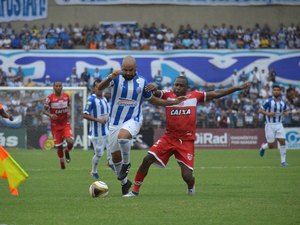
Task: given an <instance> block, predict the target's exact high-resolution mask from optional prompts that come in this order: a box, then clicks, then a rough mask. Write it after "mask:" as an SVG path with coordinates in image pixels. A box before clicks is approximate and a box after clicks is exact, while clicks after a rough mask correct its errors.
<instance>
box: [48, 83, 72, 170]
mask: <svg viewBox="0 0 300 225" xmlns="http://www.w3.org/2000/svg"><path fill="white" fill-rule="evenodd" d="M62 89H63V85H62V82H60V81H56V82H54V83H53V90H54V93H52V94H50V95H48V96H47V97H46V99H45V103H44V112H43V113H44V114H45V115H47V116H48V117H49V118H50V127H51V132H52V136H53V139H54V145H55V147H56V148H57V155H58V158H59V160H60V167H61V169H65V160H64V155H65V157H66V162H67V163H69V162H70V161H71V157H70V153H69V152H70V151H71V150H72V148H73V143H74V141H73V134H72V129H71V124H70V122H69V118H70V115H71V113H70V98H69V95H67V94H66V93H63V92H62ZM64 141H66V142H67V146H66V148H65V149H64V148H63V142H64Z"/></svg>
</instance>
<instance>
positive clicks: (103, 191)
mask: <svg viewBox="0 0 300 225" xmlns="http://www.w3.org/2000/svg"><path fill="white" fill-rule="evenodd" d="M89 190H90V195H91V196H92V197H93V198H98V197H105V196H107V195H108V186H107V184H106V183H104V182H103V181H95V182H94V183H92V184H91V186H90V189H89Z"/></svg>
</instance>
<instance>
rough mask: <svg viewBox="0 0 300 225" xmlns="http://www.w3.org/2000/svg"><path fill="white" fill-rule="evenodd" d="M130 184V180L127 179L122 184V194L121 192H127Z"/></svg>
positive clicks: (124, 193)
mask: <svg viewBox="0 0 300 225" xmlns="http://www.w3.org/2000/svg"><path fill="white" fill-rule="evenodd" d="M131 185H132V183H131V181H130V180H128V181H127V183H126V184H123V185H122V194H123V195H126V194H127V193H128V191H129V189H130V187H131Z"/></svg>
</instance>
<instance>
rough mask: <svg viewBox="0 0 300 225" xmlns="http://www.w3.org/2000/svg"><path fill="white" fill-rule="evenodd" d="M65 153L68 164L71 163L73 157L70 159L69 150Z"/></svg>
mask: <svg viewBox="0 0 300 225" xmlns="http://www.w3.org/2000/svg"><path fill="white" fill-rule="evenodd" d="M64 152H65V157H66V162H67V163H69V162H71V157H70V153H69V151H68V150H67V149H65V150H64Z"/></svg>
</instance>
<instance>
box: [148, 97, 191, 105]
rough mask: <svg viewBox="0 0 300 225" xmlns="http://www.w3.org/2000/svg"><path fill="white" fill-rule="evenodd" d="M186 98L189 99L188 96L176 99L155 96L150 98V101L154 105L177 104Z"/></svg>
mask: <svg viewBox="0 0 300 225" xmlns="http://www.w3.org/2000/svg"><path fill="white" fill-rule="evenodd" d="M186 99H187V97H186V96H179V97H177V98H176V99H174V100H165V99H161V98H157V97H155V96H153V97H152V98H150V100H149V102H150V103H151V104H152V105H157V106H170V105H177V104H179V103H181V102H183V101H184V100H186Z"/></svg>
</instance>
